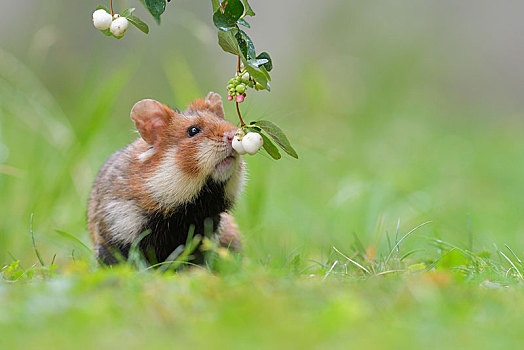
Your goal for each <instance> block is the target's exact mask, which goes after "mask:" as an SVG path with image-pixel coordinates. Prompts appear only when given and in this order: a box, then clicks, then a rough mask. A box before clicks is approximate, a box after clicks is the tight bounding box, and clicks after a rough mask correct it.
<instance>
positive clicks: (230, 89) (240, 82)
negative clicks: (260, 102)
mask: <svg viewBox="0 0 524 350" xmlns="http://www.w3.org/2000/svg"><path fill="white" fill-rule="evenodd" d="M248 87H250V88H254V89H255V90H257V91H258V90H262V89H263V86H262V85H261V84H259V83H257V82H256V81H255V79H253V77H252V76H250V75H249V73H248V72H247V71H246V70H245V69H243V70H242V71H240V72H238V73H237V74H236V75H235V77H234V78H231V79H229V81H228V83H227V93H228V96H227V99H228V100H229V101H233V99H235V101H236V102H237V103H242V102H244V99H245V98H246V90H247V88H248Z"/></svg>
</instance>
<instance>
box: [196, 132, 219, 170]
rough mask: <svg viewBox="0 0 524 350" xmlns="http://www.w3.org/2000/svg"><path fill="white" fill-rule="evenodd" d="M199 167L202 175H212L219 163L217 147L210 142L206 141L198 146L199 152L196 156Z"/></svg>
mask: <svg viewBox="0 0 524 350" xmlns="http://www.w3.org/2000/svg"><path fill="white" fill-rule="evenodd" d="M196 158H197V163H198V167H199V168H200V169H201V171H202V173H204V174H206V175H207V174H210V173H211V172H212V171H213V169H215V165H216V163H217V152H216V149H215V147H213V145H212V144H211V143H210V141H209V140H204V141H202V143H200V145H198V152H197V155H196Z"/></svg>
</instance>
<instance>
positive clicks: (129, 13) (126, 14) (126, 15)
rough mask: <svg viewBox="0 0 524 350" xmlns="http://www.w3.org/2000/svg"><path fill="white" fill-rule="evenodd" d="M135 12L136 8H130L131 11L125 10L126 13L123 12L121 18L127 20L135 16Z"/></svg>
mask: <svg viewBox="0 0 524 350" xmlns="http://www.w3.org/2000/svg"><path fill="white" fill-rule="evenodd" d="M135 10H136V9H135V8H134V7H132V8H129V9H125V10H124V12H122V14H121V15H120V16H121V17H125V18H127V17H129V16H131V15H132V14H133V12H135Z"/></svg>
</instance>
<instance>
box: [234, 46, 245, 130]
mask: <svg viewBox="0 0 524 350" xmlns="http://www.w3.org/2000/svg"><path fill="white" fill-rule="evenodd" d="M237 71H238V73H240V72H241V71H240V55H238V64H237ZM235 103H236V105H237V113H238V119H240V126H244V125H246V123H244V120H242V114H240V108H239V107H238V102H235Z"/></svg>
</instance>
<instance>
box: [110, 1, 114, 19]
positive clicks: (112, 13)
mask: <svg viewBox="0 0 524 350" xmlns="http://www.w3.org/2000/svg"><path fill="white" fill-rule="evenodd" d="M109 7H110V8H111V17H113V16H114V15H115V13H114V12H113V0H109Z"/></svg>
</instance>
